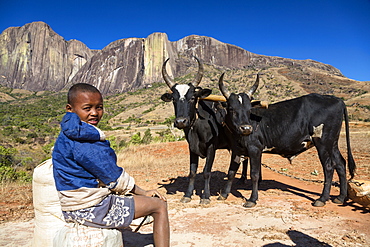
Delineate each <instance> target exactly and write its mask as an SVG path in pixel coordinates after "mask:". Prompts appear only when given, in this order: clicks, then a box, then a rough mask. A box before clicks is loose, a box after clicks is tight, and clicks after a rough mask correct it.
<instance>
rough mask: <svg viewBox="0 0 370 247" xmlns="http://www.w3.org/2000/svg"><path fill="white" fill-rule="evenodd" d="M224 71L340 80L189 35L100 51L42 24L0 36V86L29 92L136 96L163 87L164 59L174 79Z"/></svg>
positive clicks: (126, 42)
mask: <svg viewBox="0 0 370 247" xmlns="http://www.w3.org/2000/svg"><path fill="white" fill-rule="evenodd" d="M193 56H197V57H198V58H199V59H201V60H202V61H203V63H204V64H206V65H209V66H212V67H213V68H218V69H220V68H223V69H248V68H253V69H263V68H267V67H284V66H296V67H297V66H298V67H304V68H309V67H310V68H316V69H319V70H322V71H326V72H327V73H329V74H332V75H337V76H342V74H341V73H340V71H339V70H337V69H336V68H334V67H332V66H330V65H326V64H322V63H318V62H315V61H312V60H304V61H302V60H292V59H285V58H280V57H269V56H262V55H258V54H253V53H251V52H248V51H246V50H244V49H242V48H240V47H237V46H234V45H230V44H225V43H222V42H220V41H218V40H215V39H213V38H210V37H204V36H197V35H191V36H188V37H185V38H183V39H181V40H178V41H175V42H170V41H169V40H168V37H167V35H166V34H165V33H153V34H151V35H149V36H148V37H147V38H127V39H121V40H117V41H114V42H112V43H111V44H109V45H108V46H106V47H105V48H104V49H102V50H98V51H96V50H95V51H94V50H91V49H89V48H88V47H87V46H86V45H84V44H83V43H82V42H80V41H77V40H70V41H66V40H65V39H64V38H63V37H61V36H59V35H58V34H57V33H55V32H54V31H53V30H52V29H51V28H50V27H49V26H48V25H47V24H46V23H43V22H33V23H29V24H26V25H24V26H22V27H10V28H8V29H6V30H4V31H3V32H2V33H1V35H0V84H1V85H3V86H7V87H11V88H21V89H27V90H32V91H43V90H50V91H59V90H61V89H63V88H67V87H69V86H70V85H72V84H74V83H77V82H87V83H90V84H93V85H95V86H97V87H98V88H99V89H100V90H101V91H102V92H103V93H104V94H114V93H122V92H126V91H134V90H136V89H138V88H142V87H145V86H147V85H150V84H152V83H153V82H161V81H162V75H161V67H162V63H163V61H164V60H165V59H166V58H171V60H170V61H169V63H168V67H167V70H168V73H169V74H170V75H171V76H173V77H177V76H180V75H183V74H184V73H185V72H186V70H187V69H188V68H189V67H191V66H193V67H194V68H196V67H195V66H196V63H195V62H194V60H192V57H193Z"/></svg>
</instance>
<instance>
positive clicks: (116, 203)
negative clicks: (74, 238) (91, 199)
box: [63, 195, 135, 229]
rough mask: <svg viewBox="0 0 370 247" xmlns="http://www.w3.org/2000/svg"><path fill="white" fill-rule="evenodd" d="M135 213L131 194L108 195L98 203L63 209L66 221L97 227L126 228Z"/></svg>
mask: <svg viewBox="0 0 370 247" xmlns="http://www.w3.org/2000/svg"><path fill="white" fill-rule="evenodd" d="M134 214H135V203H134V198H133V197H132V196H125V197H122V196H117V195H108V196H107V197H106V198H104V200H102V201H101V202H100V203H99V204H97V205H95V206H92V207H89V208H84V209H79V210H75V211H63V215H64V218H65V220H66V222H67V223H69V222H72V223H78V224H81V225H85V226H91V227H97V228H114V229H123V228H127V227H128V226H129V225H130V223H131V222H132V220H133V218H134Z"/></svg>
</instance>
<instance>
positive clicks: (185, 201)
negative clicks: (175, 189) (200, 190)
mask: <svg viewBox="0 0 370 247" xmlns="http://www.w3.org/2000/svg"><path fill="white" fill-rule="evenodd" d="M190 201H191V198H190V197H185V196H184V197H183V198H181V200H180V202H182V203H188V202H190Z"/></svg>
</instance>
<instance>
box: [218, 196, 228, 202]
mask: <svg viewBox="0 0 370 247" xmlns="http://www.w3.org/2000/svg"><path fill="white" fill-rule="evenodd" d="M226 199H227V197H224V196H222V195H219V196H218V197H217V200H218V201H225V200H226Z"/></svg>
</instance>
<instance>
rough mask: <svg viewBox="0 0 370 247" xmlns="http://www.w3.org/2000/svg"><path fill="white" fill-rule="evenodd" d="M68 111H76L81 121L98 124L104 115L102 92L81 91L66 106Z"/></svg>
mask: <svg viewBox="0 0 370 247" xmlns="http://www.w3.org/2000/svg"><path fill="white" fill-rule="evenodd" d="M66 110H67V111H68V112H74V113H76V114H77V115H78V116H79V117H80V119H81V121H83V122H86V123H89V124H92V125H94V126H96V125H98V123H99V121H100V119H101V118H102V116H103V113H104V109H103V98H102V96H101V94H100V93H91V92H81V93H79V94H78V95H77V97H76V98H75V99H74V100H73V104H68V105H67V106H66Z"/></svg>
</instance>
